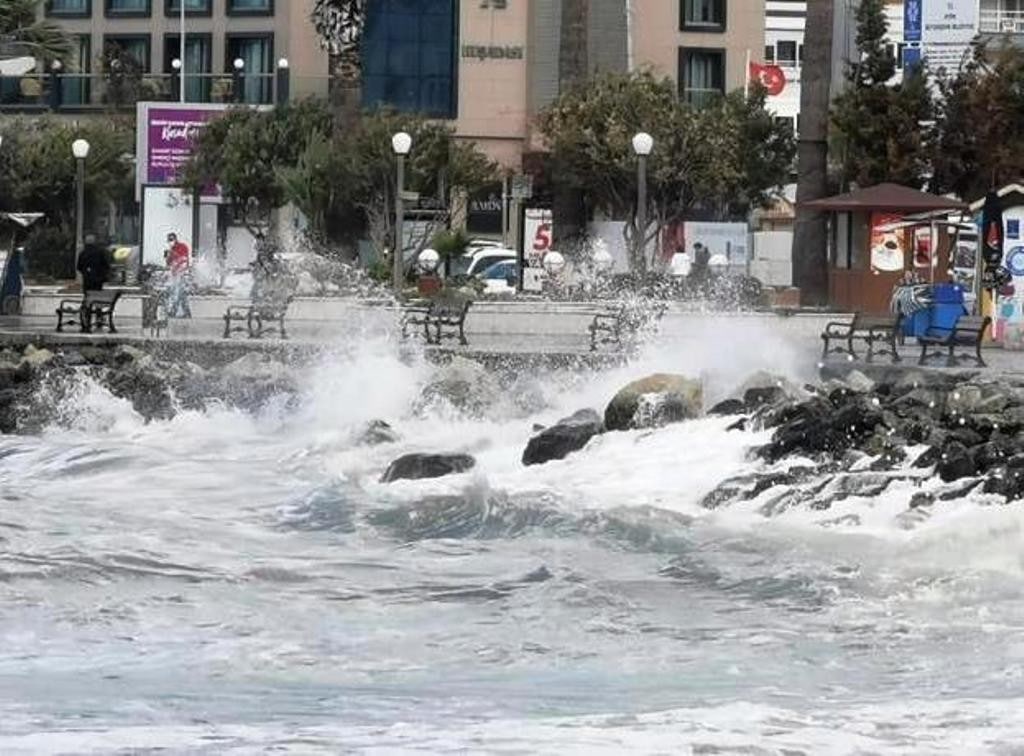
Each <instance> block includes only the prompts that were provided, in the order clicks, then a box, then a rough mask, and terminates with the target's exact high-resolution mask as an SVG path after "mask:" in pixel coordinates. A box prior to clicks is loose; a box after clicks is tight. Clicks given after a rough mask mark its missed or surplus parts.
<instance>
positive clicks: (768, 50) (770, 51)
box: [764, 45, 775, 63]
mask: <svg viewBox="0 0 1024 756" xmlns="http://www.w3.org/2000/svg"><path fill="white" fill-rule="evenodd" d="M764 62H765V63H774V62H775V46H774V45H765V47H764Z"/></svg>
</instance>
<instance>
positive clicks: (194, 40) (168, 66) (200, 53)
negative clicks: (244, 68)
mask: <svg viewBox="0 0 1024 756" xmlns="http://www.w3.org/2000/svg"><path fill="white" fill-rule="evenodd" d="M180 51H181V38H180V37H179V36H178V35H177V34H172V35H168V36H167V37H165V38H164V73H166V74H170V73H172V72H173V71H174V66H173V61H174V59H175V58H177V57H179V54H180ZM184 63H185V99H186V100H188V101H189V102H209V101H210V86H211V84H212V81H213V77H212V76H211V74H212V73H213V71H212V64H213V44H212V39H211V38H210V35H209V34H186V36H185V60H184Z"/></svg>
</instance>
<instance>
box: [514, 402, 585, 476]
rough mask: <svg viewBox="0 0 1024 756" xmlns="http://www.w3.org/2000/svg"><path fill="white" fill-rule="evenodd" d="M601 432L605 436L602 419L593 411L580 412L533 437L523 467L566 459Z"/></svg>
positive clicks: (528, 445) (524, 454)
mask: <svg viewBox="0 0 1024 756" xmlns="http://www.w3.org/2000/svg"><path fill="white" fill-rule="evenodd" d="M600 433H604V423H603V422H602V421H601V416H600V415H598V414H597V413H596V412H595V411H594V410H592V409H584V410H580V411H579V412H576V413H575V414H573V415H572V416H570V417H566V418H563V419H561V420H559V421H558V422H557V423H555V424H554V425H552V426H551V427H550V428H547V429H545V430H543V431H541V432H540V433H539V434H538V435H536V436H534V437H533V438H531V439H530V442H529V443H528V444H527V445H526V450H525V451H524V452H523V464H524V465H541V464H544V463H545V462H550V461H552V460H556V459H564V458H565V457H567V456H569V455H570V454H572V453H573V452H574V451H579V450H580V449H582V448H583V447H584V446H586V445H587V442H589V441H590V439H592V438H593V437H594V436H596V435H598V434H600Z"/></svg>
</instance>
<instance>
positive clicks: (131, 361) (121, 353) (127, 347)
mask: <svg viewBox="0 0 1024 756" xmlns="http://www.w3.org/2000/svg"><path fill="white" fill-rule="evenodd" d="M111 359H112V362H113V364H114V365H117V366H118V367H128V366H132V365H147V364H149V363H150V362H152V359H153V358H152V357H150V356H149V355H148V354H146V353H145V352H143V351H142V350H141V349H138V348H136V347H133V346H132V345H131V344H122V345H121V346H119V347H118V348H117V349H115V350H114V354H113V356H112V358H111Z"/></svg>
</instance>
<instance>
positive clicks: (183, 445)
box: [0, 342, 1024, 756]
mask: <svg viewBox="0 0 1024 756" xmlns="http://www.w3.org/2000/svg"><path fill="white" fill-rule="evenodd" d="M763 348H764V350H765V352H766V354H765V355H762V357H763V358H766V355H768V354H771V360H772V362H771V363H769V364H772V365H773V368H774V369H778V370H782V369H784V367H783V366H782V365H781V364H780V363H781V362H785V361H786V357H785V355H782V354H779V353H777V352H774V351H773V349H772V347H771V345H763ZM695 360H696V361H698V362H699V356H695V355H693V354H690V355H687V356H686V358H685V359H684V358H683V357H679V356H672V355H671V354H668V353H664V354H658V353H656V352H655V353H653V354H651V355H649V356H648V357H647V358H645V360H643V361H641V364H638V365H633V366H631V367H628V368H622V369H619V370H616V371H611V372H608V373H604V374H600V375H595V376H590V377H570V376H551V377H532V378H523V379H522V380H521V381H520V382H518V383H517V384H516V385H515V386H513V387H512V388H509V389H506V390H502V391H501V392H498V393H497V394H496V395H495V396H494V397H493V402H491V403H490V405H491V406H490V409H489V410H488V411H487V413H486V414H485V416H484V417H483V418H467V417H465V416H463V415H460V414H459V413H458V412H456V411H454V410H453V409H452V408H451V407H448V406H446V405H445V404H444V403H443V402H442V403H434V404H433V405H431V406H430V407H427V408H423V407H422V406H421V407H419V408H418V409H416V410H415V411H414V409H413V408H414V407H417V404H418V403H417V399H418V398H419V396H420V390H421V386H422V384H423V382H424V381H425V380H426V378H427V375H428V373H429V368H427V367H426V366H424V365H421V364H419V363H417V362H415V361H414V362H413V363H412V364H409V363H408V362H402V361H399V360H398V359H397V358H396V357H395V356H394V355H393V354H392V351H391V350H390V348H389V347H388V345H387V344H386V343H383V342H381V343H377V342H368V343H363V344H360V345H358V346H355V347H353V348H352V349H348V350H341V351H340V352H339V354H337V355H334V356H331V357H328V358H325V359H324V360H323V362H322V363H320V364H318V365H316V366H313V367H311V368H309V369H308V370H305V371H304V372H303V385H304V390H303V399H302V401H301V403H300V404H299V405H298V406H294V405H290V406H287V407H286V406H284V405H283V404H282V406H270V407H267V408H266V409H265V410H264V411H263V412H262V413H261V414H259V415H258V416H252V415H248V414H244V413H241V412H237V411H233V410H228V409H224V408H217V407H211V408H210V409H209V410H207V411H206V412H185V413H182V414H179V415H178V416H177V417H176V418H175V419H173V420H170V421H163V422H153V423H149V424H146V423H143V422H142V421H141V420H140V419H139V418H138V417H137V416H136V415H135V414H134V412H133V411H132V409H131V407H130V406H127V405H126V404H125V403H123V402H121V401H119V400H117V399H115V398H113V397H112V396H111V395H109V394H107V393H106V392H105V391H104V390H103V389H101V388H99V387H97V386H93V385H91V384H88V383H83V384H82V386H81V387H80V390H79V391H78V393H77V397H76V398H75V400H74V401H73V403H72V404H71V405H69V406H66V407H63V408H62V411H61V412H60V413H59V418H58V419H57V420H55V421H54V423H53V424H52V425H51V427H50V428H49V429H48V430H47V431H46V432H45V433H44V434H42V435H41V436H33V437H0V753H3V754H21V753H33V754H34V753H150V752H154V753H155V752H160V753H211V754H212V753H231V754H248V753H268V752H272V753H281V752H294V753H339V752H361V753H402V752H423V753H467V752H472V753H477V752H484V753H506V754H514V753H557V754H565V753H581V754H594V753H616V754H617V753H627V752H629V753H666V754H669V753H671V754H679V753H683V754H685V753H695V754H786V755H787V756H792V755H794V754H873V753H879V754H882V753H885V754H888V753H896V754H940V753H941V754H999V755H1001V756H1009V755H1010V754H1024V632H1022V631H1024V581H1022V573H1024V550H1022V546H1024V535H1022V527H1024V508H1022V507H1020V506H989V505H987V504H986V502H984V501H975V500H970V499H965V500H961V501H951V502H942V503H941V504H939V505H937V506H936V507H935V509H934V510H932V511H931V512H930V514H928V515H927V516H926V515H921V516H920V517H916V518H908V517H907V516H906V514H907V502H908V500H909V497H910V494H911V493H912V491H913V490H914V489H912V488H910V486H911V485H918V484H912V483H909V482H907V483H901V484H900V485H896V486H893V487H891V488H890V489H889V490H888V491H887V492H886V493H885V494H883V495H882V496H880V497H877V498H874V499H866V498H856V497H853V498H849V499H846V500H844V501H842V502H839V503H837V504H835V505H834V506H833V507H832V509H830V510H829V511H825V512H822V511H808V510H807V509H802V508H793V509H790V510H788V511H786V512H783V513H780V514H778V515H777V516H774V517H768V516H765V515H764V514H763V513H761V512H760V511H759V510H758V507H757V503H756V501H755V502H745V503H742V504H735V505H732V506H726V507H723V508H721V509H718V510H715V511H713V512H712V511H707V510H704V509H702V508H701V507H700V506H699V502H700V500H701V498H702V497H703V496H704V495H705V494H706V493H708V492H709V491H710V490H712V489H713V488H714V487H715V485H716V484H717V483H719V482H720V481H722V480H723V479H725V478H727V477H729V476H732V475H736V474H739V473H743V472H745V471H751V470H754V469H756V468H757V467H758V465H762V464H763V463H758V462H754V461H751V460H750V458H749V457H748V454H747V452H748V450H749V449H750V447H752V446H754V445H756V444H758V443H763V442H764V441H765V439H766V437H765V436H764V435H763V434H761V435H759V434H756V433H746V432H735V431H734V432H727V431H726V427H727V426H728V425H729V424H730V422H731V420H730V419H729V418H715V419H703V420H698V421H694V422H689V423H684V424H680V425H675V426H671V427H668V428H665V429H662V430H658V431H654V432H632V433H615V434H607V435H605V436H601V437H598V438H597V439H595V440H594V441H592V442H591V444H590V445H589V446H588V447H587V448H586V449H584V450H583V451H581V452H579V453H577V454H575V455H573V456H571V457H569V458H568V459H566V460H564V461H561V462H554V463H550V464H547V465H544V466H541V467H533V468H524V467H522V466H521V464H520V462H519V458H520V455H521V454H522V450H523V447H524V445H525V443H526V441H527V439H528V438H529V437H530V435H531V429H532V426H533V424H534V423H537V422H540V423H550V422H552V421H554V420H556V419H557V418H559V417H562V416H564V415H567V414H569V413H571V412H572V411H574V410H576V409H579V408H581V407H586V406H591V407H595V408H598V409H600V408H603V406H604V404H605V403H606V402H607V400H608V398H609V397H610V396H611V395H612V394H613V393H614V391H615V390H616V389H617V388H618V387H619V386H621V385H622V384H623V383H624V382H626V381H627V380H629V379H632V378H634V377H637V376H638V375H642V374H644V373H645V372H650V371H651V370H652V369H654V368H661V369H669V370H673V371H676V372H686V373H693V372H695V371H698V370H701V369H711V370H712V372H711V373H709V375H713V376H714V380H715V381H716V385H717V386H718V387H720V388H722V389H723V390H724V388H725V386H726V383H727V382H728V381H735V382H736V383H739V382H740V381H742V379H743V377H744V375H745V373H747V372H749V370H751V369H752V368H753V367H754V365H753V364H750V365H743V364H734V363H732V361H730V360H723V362H725V363H729V364H727V365H722V364H719V365H717V366H706V365H700V364H695V362H694V361H695ZM756 361H757V360H754V362H756ZM716 371H717V372H716ZM524 397H525V398H524ZM527 399H528V400H527ZM524 407H530V408H532V409H524ZM375 418H383V419H386V420H388V421H390V422H391V423H392V424H393V425H394V426H395V427H396V429H397V430H398V431H399V432H400V434H401V436H402V440H401V441H400V442H398V443H396V444H389V445H384V446H377V447H364V446H358V445H356V444H355V442H354V438H355V436H356V435H357V433H358V431H359V429H360V428H361V427H363V425H364V424H365V423H366V422H367V421H369V420H371V419H375ZM429 450H448V451H466V452H469V453H471V454H473V455H474V456H475V457H476V458H477V460H478V464H477V467H476V468H475V469H474V470H473V471H472V472H470V473H467V474H463V475H457V476H451V477H447V478H443V479H438V480H433V481H405V482H398V483H393V484H390V485H385V484H381V483H379V482H378V479H379V476H380V474H381V472H382V470H383V469H384V467H386V465H387V464H388V462H389V461H390V460H392V459H394V458H395V457H396V456H398V455H399V454H401V453H404V452H406V451H429ZM919 485H921V486H925V487H927V485H929V483H928V481H921V482H920V483H919Z"/></svg>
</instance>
